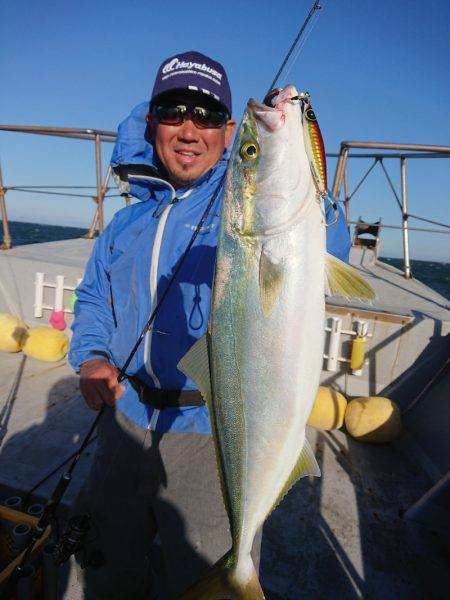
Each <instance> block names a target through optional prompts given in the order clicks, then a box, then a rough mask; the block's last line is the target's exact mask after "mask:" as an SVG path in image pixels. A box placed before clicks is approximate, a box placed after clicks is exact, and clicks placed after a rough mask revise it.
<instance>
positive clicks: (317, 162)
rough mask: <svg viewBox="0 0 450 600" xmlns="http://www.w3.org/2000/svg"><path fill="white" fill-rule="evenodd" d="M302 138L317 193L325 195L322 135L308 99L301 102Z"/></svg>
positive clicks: (325, 179)
mask: <svg viewBox="0 0 450 600" xmlns="http://www.w3.org/2000/svg"><path fill="white" fill-rule="evenodd" d="M303 117H304V118H303V138H304V140H305V148H306V153H307V155H308V158H309V163H310V165H311V172H312V176H313V178H314V183H315V185H316V188H317V191H318V193H319V194H320V195H321V196H323V195H324V194H326V193H327V164H326V157H325V146H324V144H323V138H322V133H321V131H320V127H319V123H318V122H317V117H316V114H315V112H314V111H313V109H312V107H311V103H310V102H309V99H308V100H306V101H304V102H303Z"/></svg>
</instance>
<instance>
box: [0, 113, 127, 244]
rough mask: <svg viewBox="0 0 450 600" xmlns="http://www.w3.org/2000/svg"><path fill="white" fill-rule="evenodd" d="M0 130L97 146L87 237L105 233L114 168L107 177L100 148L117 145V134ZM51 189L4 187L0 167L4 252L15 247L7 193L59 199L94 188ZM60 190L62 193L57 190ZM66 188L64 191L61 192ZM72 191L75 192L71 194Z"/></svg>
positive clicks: (58, 129)
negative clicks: (93, 206)
mask: <svg viewBox="0 0 450 600" xmlns="http://www.w3.org/2000/svg"><path fill="white" fill-rule="evenodd" d="M0 131H5V132H15V133H29V134H35V135H47V136H57V137H62V138H73V139H77V140H87V141H90V142H91V143H94V145H95V154H94V157H95V172H96V186H95V188H94V189H95V190H96V193H95V194H94V195H92V194H86V196H87V197H91V198H93V199H94V201H95V203H96V209H95V214H94V217H93V219H92V224H91V226H90V228H89V230H88V232H87V233H86V236H85V237H86V238H93V237H94V236H95V232H96V230H97V229H98V232H99V233H103V230H104V227H105V223H104V211H103V203H104V200H105V197H106V194H107V193H108V191H109V187H108V186H109V181H110V177H111V168H110V167H108V169H107V172H106V175H105V178H104V179H103V175H102V160H101V148H102V143H104V142H107V143H108V142H109V143H111V142H114V141H115V139H116V134H115V133H113V132H111V131H102V130H99V129H77V128H67V127H39V126H22V125H0ZM52 187H53V189H52V190H50V188H49V186H14V187H8V186H5V185H4V182H3V176H2V169H1V164H0V215H1V219H2V230H3V243H2V244H1V245H0V248H1V249H2V250H8V249H9V248H11V247H12V239H11V234H10V230H9V225H8V216H7V209H6V194H7V192H8V191H35V192H36V191H39V193H47V194H57V195H60V196H80V193H79V192H78V190H80V189H92V187H89V186H75V185H73V186H52ZM54 188H57V189H58V190H59V191H57V192H56V191H55V189H54ZM62 189H64V190H65V191H64V192H62V191H60V190H62ZM70 190H73V191H72V192H71V191H70ZM125 202H126V203H128V202H129V198H128V197H127V198H125Z"/></svg>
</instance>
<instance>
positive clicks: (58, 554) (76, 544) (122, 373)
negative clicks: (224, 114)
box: [0, 0, 322, 600]
mask: <svg viewBox="0 0 450 600" xmlns="http://www.w3.org/2000/svg"><path fill="white" fill-rule="evenodd" d="M321 8H322V7H321V6H319V0H315V2H314V5H313V7H312V8H311V10H310V12H309V14H308V16H307V18H306V20H305V22H304V23H303V25H302V27H301V28H300V30H299V32H298V34H297V36H296V38H295V40H294V42H293V43H292V45H291V47H290V49H289V51H288V53H287V55H286V57H285V59H284V61H283V63H282V64H281V67H280V68H279V70H278V73H277V74H276V76H275V79H274V80H273V82H272V84H271V86H270V90H272V89H273V87H274V85H275V83H276V81H277V80H278V78H279V77H280V74H281V73H282V72H283V70H284V68H285V66H286V64H287V61H288V60H289V58H290V56H291V54H292V52H293V51H294V49H295V47H296V46H297V44H298V42H299V40H300V38H301V36H302V34H303V32H304V31H305V29H306V27H307V25H308V23H309V21H310V20H311V18H312V17H313V15H314V13H315V12H316V11H317V10H319V9H321ZM224 181H225V175H223V176H222V178H221V179H220V181H219V183H218V185H217V187H216V190H215V192H214V194H213V195H212V197H211V200H210V201H209V203H208V205H207V207H206V209H205V211H204V212H203V214H202V216H201V218H200V221H199V222H198V224H197V226H196V228H195V230H194V233H193V235H192V237H191V239H190V240H189V243H188V245H187V247H186V249H185V251H184V253H183V255H182V256H181V258H180V260H179V262H178V264H177V265H176V267H175V269H174V271H173V273H172V275H171V277H170V279H169V281H168V283H167V285H166V287H165V289H164V291H163V293H162V295H161V297H160V298H159V300H158V302H157V304H156V306H155V308H154V309H153V311H152V313H151V315H150V317H149V319H148V320H147V322H146V324H145V326H144V328H143V329H142V332H141V334H140V335H139V337H138V339H137V340H136V343H135V345H134V346H133V348H132V350H131V352H130V354H129V355H128V358H127V359H126V361H125V363H124V364H123V366H122V367H121V368H120V370H119V372H118V375H117V381H118V382H119V383H120V382H121V381H123V380H124V379H126V378H127V374H126V370H127V368H128V367H129V365H130V363H131V361H132V359H133V357H134V356H135V354H136V352H137V350H138V348H139V346H140V344H141V343H142V340H143V339H144V338H145V336H146V334H147V332H148V331H150V329H151V327H152V325H153V322H154V320H155V318H156V316H157V314H158V313H159V311H160V309H161V306H162V304H163V303H164V301H165V299H166V297H167V295H168V293H169V291H170V289H171V288H172V286H173V284H174V282H175V279H176V277H177V275H178V273H179V272H180V270H181V268H182V266H183V264H184V263H185V261H186V258H187V256H188V254H189V252H190V250H191V248H192V246H193V244H194V242H195V240H196V239H197V237H198V235H199V233H200V231H201V229H202V227H203V225H204V223H205V221H206V219H207V218H208V216H209V213H210V211H211V209H212V207H213V205H214V203H215V201H216V200H217V197H218V195H219V193H220V191H221V190H222V187H223V184H224ZM104 409H105V405H104V406H103V407H102V408H101V409H100V411H99V413H98V415H97V416H96V418H95V419H94V421H93V423H92V425H91V427H90V429H89V431H88V432H87V434H86V436H85V437H84V439H83V441H82V443H81V445H80V447H79V449H78V451H77V452H76V454H75V456H74V458H73V460H72V463H71V465H70V467H69V468H68V470H67V471H65V472H64V473H63V474H62V476H61V478H60V480H59V482H58V484H57V485H56V487H55V489H54V491H53V493H52V494H51V497H50V499H49V500H48V501H47V504H46V505H45V507H44V511H43V513H42V515H41V517H40V519H39V521H38V523H37V525H36V527H35V529H34V531H33V535H32V538H31V541H30V543H29V545H28V546H27V548H26V549H25V550H24V552H23V554H22V556H21V559H20V562H19V564H18V565H17V566H16V568H15V570H14V572H13V574H12V575H11V577H10V581H9V584H10V585H9V586H7V588H8V589H7V590H6V593H2V594H1V595H0V599H1V600H6V599H7V598H9V596H8V595H7V594H8V593H9V592H10V590H11V585H12V584H13V582H15V581H16V580H17V579H18V578H19V577H20V576H21V575H22V573H23V572H24V568H25V566H26V562H27V560H28V559H29V558H30V556H31V554H32V552H33V549H34V547H35V545H36V543H37V542H38V541H39V540H40V539H41V538H42V536H43V535H44V533H45V531H46V529H47V527H48V526H49V524H50V522H51V521H52V519H54V517H55V513H56V510H57V508H58V506H59V505H60V503H61V500H62V498H63V495H64V493H65V491H66V489H67V487H68V485H69V484H70V482H71V481H72V473H73V471H74V469H75V467H76V466H77V464H78V461H79V460H80V457H81V455H82V453H83V452H84V450H85V448H86V446H87V445H88V444H89V443H90V441H91V437H92V435H93V433H94V431H95V429H96V428H97V425H98V423H99V421H100V419H101V418H102V416H103V414H104ZM88 527H89V517H88V515H77V516H75V517H72V519H70V520H69V523H68V527H67V528H66V534H65V537H64V538H63V539H61V540H59V542H58V543H57V545H56V550H55V554H54V559H55V562H56V563H57V564H61V563H62V562H65V561H66V560H68V559H69V558H70V556H71V554H73V553H75V552H76V551H78V550H79V549H80V548H81V547H82V545H83V543H84V537H85V535H86V533H87V530H88ZM95 562H97V563H99V561H95ZM93 566H95V565H93Z"/></svg>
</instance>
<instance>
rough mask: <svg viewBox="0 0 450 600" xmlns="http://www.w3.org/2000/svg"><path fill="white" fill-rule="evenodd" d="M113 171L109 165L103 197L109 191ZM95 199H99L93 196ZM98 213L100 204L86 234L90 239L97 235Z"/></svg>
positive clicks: (103, 187)
mask: <svg viewBox="0 0 450 600" xmlns="http://www.w3.org/2000/svg"><path fill="white" fill-rule="evenodd" d="M111 173H112V169H111V166H109V167H108V171H107V172H106V177H105V182H104V183H103V186H102V194H103V196H102V197H103V198H104V197H105V194H106V192H107V191H108V184H109V179H110V177H111ZM93 200H94V202H96V201H97V199H96V198H93ZM98 215H99V209H98V204H97V208H96V209H95V214H94V218H93V219H92V223H91V226H90V228H89V231H88V233H87V234H86V235H85V236H84V237H85V238H86V239H88V240H92V239H93V238H94V237H95V228H96V227H97V221H98Z"/></svg>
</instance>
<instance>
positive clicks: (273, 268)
mask: <svg viewBox="0 0 450 600" xmlns="http://www.w3.org/2000/svg"><path fill="white" fill-rule="evenodd" d="M283 279H284V266H283V263H282V262H280V261H278V260H276V259H275V257H274V256H273V254H272V253H271V252H269V250H268V249H267V247H266V246H263V247H262V249H261V256H260V257H259V299H260V303H261V308H262V310H263V313H264V314H265V315H268V314H270V313H271V312H272V310H273V307H274V306H275V304H276V302H277V300H278V298H279V297H280V293H281V290H282V287H283Z"/></svg>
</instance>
